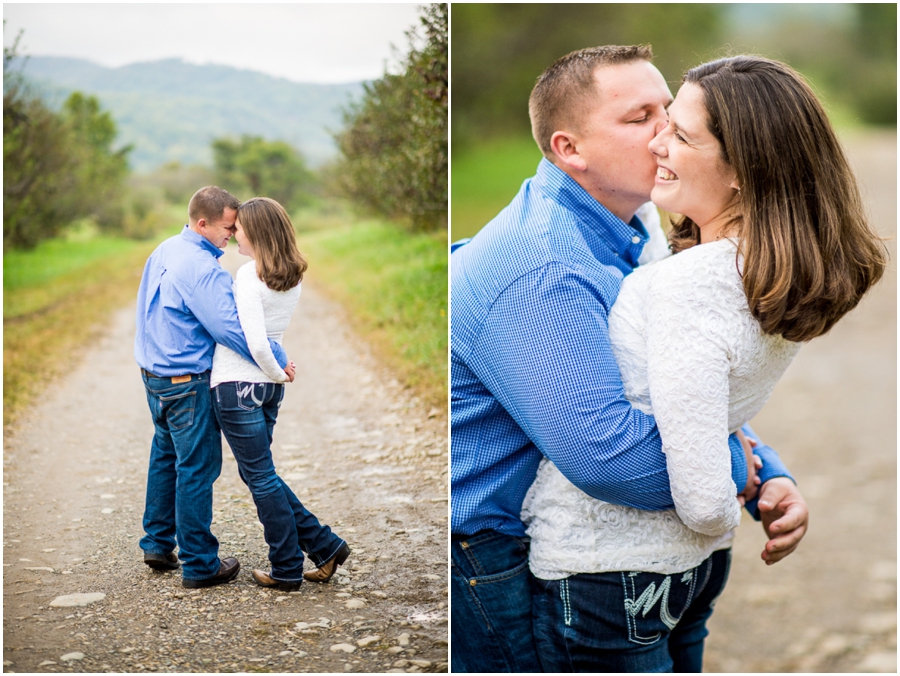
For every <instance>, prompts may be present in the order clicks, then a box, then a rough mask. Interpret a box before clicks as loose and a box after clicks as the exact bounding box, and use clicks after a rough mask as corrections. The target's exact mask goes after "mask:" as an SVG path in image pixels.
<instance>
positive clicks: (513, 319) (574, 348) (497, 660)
mask: <svg viewBox="0 0 900 676" xmlns="http://www.w3.org/2000/svg"><path fill="white" fill-rule="evenodd" d="M651 56H652V55H651V54H650V51H649V48H642V47H627V48H626V47H606V48H604V47H600V48H595V49H588V50H582V51H581V52H577V53H574V54H571V55H569V56H567V57H563V58H562V59H560V60H559V61H557V62H556V63H555V64H554V65H553V66H551V67H550V68H549V69H548V70H547V71H545V73H544V74H543V75H542V76H541V78H539V79H538V83H537V85H536V86H535V89H534V91H533V92H532V96H531V100H530V102H529V112H530V115H531V119H532V129H533V132H534V136H535V140H536V141H537V142H538V145H539V146H540V147H541V150H542V152H543V154H544V158H545V159H543V160H541V163H540V164H539V166H538V170H537V174H536V176H535V177H533V178H531V179H529V180H527V181H526V182H525V183H524V184H523V185H522V188H521V190H520V192H519V194H518V195H517V196H516V197H515V199H514V200H513V201H512V203H510V205H509V206H507V207H506V208H505V209H504V210H503V211H501V212H500V214H499V215H498V216H497V217H496V218H495V219H494V220H492V221H491V222H490V223H488V225H487V226H485V228H484V229H483V230H482V231H481V232H479V233H478V235H476V236H475V237H474V238H473V239H472V240H471V241H470V242H469V243H468V244H466V245H465V246H461V247H459V248H458V249H456V250H455V251H454V253H453V254H452V258H451V275H452V276H451V293H452V302H451V327H452V328H451V336H452V337H451V390H452V393H451V437H452V441H451V491H452V498H451V499H452V503H451V509H452V521H451V532H452V543H451V554H452V563H451V589H452V618H451V624H452V644H453V651H452V671H454V672H464V671H482V672H508V671H522V672H525V671H540V662H539V660H538V658H537V655H536V652H535V649H534V642H533V638H532V628H531V591H530V585H531V580H530V572H529V571H528V563H527V558H528V543H527V538H525V530H524V526H523V524H522V522H521V521H520V519H519V513H520V510H521V506H522V500H523V499H524V496H525V493H526V491H527V490H528V487H529V486H530V485H531V482H532V481H533V480H534V477H535V472H536V470H537V466H538V463H539V462H540V460H541V458H542V457H547V458H549V459H550V460H552V461H553V462H554V463H555V464H556V465H557V467H558V468H559V469H560V471H562V472H563V474H564V475H565V476H566V477H567V478H568V479H569V480H570V481H572V482H573V483H574V484H575V485H576V486H578V487H579V488H581V489H582V490H583V491H585V492H586V493H588V494H589V495H591V496H593V497H596V498H598V499H602V500H606V501H608V502H614V503H617V504H623V505H629V506H632V507H635V508H639V509H651V510H659V509H671V508H673V506H674V505H673V502H672V497H671V493H670V490H669V483H668V475H667V472H666V464H665V457H664V456H663V454H662V450H661V442H660V439H659V433H658V431H657V429H656V426H655V423H654V420H653V418H652V417H650V416H646V415H644V414H642V413H641V412H640V411H637V410H635V409H633V408H632V407H631V405H630V404H629V402H628V401H627V400H626V399H625V396H624V390H623V386H622V382H621V378H620V375H619V371H618V367H617V365H616V362H615V359H614V357H613V353H612V350H611V347H610V344H609V336H608V329H607V316H608V312H609V309H610V307H611V306H612V303H613V302H614V301H615V298H616V295H617V293H618V289H619V284H620V282H621V280H622V278H623V276H624V275H626V274H628V273H629V272H630V271H631V270H632V269H634V267H635V266H637V265H638V264H639V262H642V261H643V260H645V259H642V253H643V252H644V250H645V247H646V248H649V245H650V244H652V243H653V240H654V238H657V239H658V237H659V233H660V230H659V225H658V215H656V212H655V210H654V209H643V210H641V211H640V213H641V214H642V215H643V216H644V218H646V219H647V223H646V224H645V223H644V222H642V220H641V218H639V217H638V216H636V214H637V213H638V212H639V210H640V209H641V207H642V205H644V204H645V203H646V202H648V200H649V196H650V191H651V189H652V187H653V182H654V176H655V173H656V162H655V161H654V159H653V157H652V155H651V154H650V152H649V150H648V148H647V146H648V143H649V142H650V140H651V139H652V138H653V137H654V136H655V135H656V134H657V133H658V132H659V131H660V130H661V129H662V127H663V126H665V124H666V123H667V114H666V108H667V107H668V105H669V103H670V102H671V101H672V95H671V93H670V91H669V88H668V86H667V85H666V83H665V80H664V79H663V77H662V75H661V74H660V73H659V71H658V70H657V69H656V68H655V67H654V66H653V65H652V64H651V63H650V58H651ZM573 64H574V67H573ZM579 64H580V65H579ZM584 64H588V65H587V66H585V65H584ZM654 219H656V222H654V223H651V222H650V221H651V220H654ZM645 225H647V226H650V229H649V231H648V228H647V227H645ZM731 446H732V467H733V478H734V480H735V483H736V485H737V486H740V487H743V486H744V484H745V481H746V479H747V473H748V468H747V463H746V460H745V456H744V453H743V451H742V450H741V446H740V442H739V441H738V440H737V439H736V438H735V437H732V440H731ZM755 452H756V453H757V454H758V455H759V456H761V457H762V459H763V461H764V465H763V468H762V469H761V470H760V473H759V474H760V478H761V480H762V481H763V484H762V487H761V490H760V496H759V502H758V510H759V511H758V512H757V511H756V510H757V505H755V504H751V505H749V506H750V507H752V513H754V514H756V515H757V516H760V515H761V516H762V519H763V523H764V526H765V528H766V531H767V533H768V534H769V537H770V540H769V542H768V543H767V545H766V551H764V552H763V554H762V557H763V559H764V560H765V561H766V563H768V564H771V563H774V562H775V561H778V560H780V559H781V558H783V557H784V556H786V555H788V554H789V553H790V552H791V551H793V549H794V548H795V547H796V546H797V543H798V542H799V540H800V539H801V538H802V537H803V535H804V533H805V530H806V523H807V520H808V512H807V509H806V505H805V503H804V502H803V499H802V497H801V496H800V494H799V492H798V491H797V489H796V486H795V485H794V483H793V481H792V480H791V479H790V478H789V477H790V475H789V474H788V472H787V470H786V468H785V467H784V466H783V464H782V463H781V462H780V460H779V458H778V456H777V454H776V453H775V452H774V451H773V450H772V449H770V448H768V447H766V446H762V445H759V446H757V448H756V450H755Z"/></svg>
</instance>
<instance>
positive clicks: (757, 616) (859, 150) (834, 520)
mask: <svg viewBox="0 0 900 676" xmlns="http://www.w3.org/2000/svg"><path fill="white" fill-rule="evenodd" d="M847 147H848V150H849V151H850V155H851V161H852V162H853V164H854V168H855V170H856V171H857V173H858V176H859V179H860V181H861V183H862V184H863V189H864V196H865V197H866V198H867V201H868V202H869V205H870V209H871V214H872V216H873V218H874V222H875V224H876V227H877V228H878V229H879V231H880V233H881V234H882V235H884V236H890V237H892V238H894V239H893V241H891V242H889V248H890V250H891V258H892V262H891V267H890V269H889V271H888V273H887V275H886V277H885V279H884V280H883V281H882V282H881V283H880V284H879V285H878V286H877V287H876V288H875V289H874V290H873V292H872V294H871V295H870V296H869V297H868V298H866V299H865V300H864V302H863V304H862V305H861V307H859V308H857V310H856V311H854V312H853V313H852V314H851V315H850V316H849V317H847V318H846V319H844V320H843V321H842V322H841V323H839V324H838V325H837V326H836V327H835V329H834V330H833V331H832V332H831V333H830V334H829V335H827V336H825V337H823V338H818V339H816V340H814V341H812V342H811V343H810V344H809V345H807V346H805V347H804V348H803V350H802V351H801V352H800V355H799V356H798V357H797V359H796V360H795V362H794V363H793V364H792V365H791V367H790V369H789V370H788V372H787V374H786V375H785V377H784V378H783V379H782V381H781V382H780V383H779V385H778V387H777V389H776V390H775V393H774V394H773V396H772V398H771V400H770V401H769V403H768V404H766V407H765V409H764V410H763V411H762V413H761V414H760V415H759V416H758V417H757V419H756V420H754V421H753V425H754V429H755V430H756V431H757V432H758V433H759V434H760V435H761V436H762V437H763V439H765V440H766V441H767V442H768V443H770V444H772V445H773V446H774V447H775V448H777V449H778V450H779V452H780V453H781V455H782V457H783V458H784V459H785V460H786V462H787V463H788V466H789V467H790V468H791V471H792V472H793V473H794V476H795V477H796V478H797V481H798V484H799V486H800V489H801V491H802V492H803V495H804V496H805V498H806V500H807V502H808V504H809V508H810V530H809V534H808V535H807V536H806V538H804V540H803V542H802V544H801V546H800V548H799V549H798V550H797V551H796V552H795V553H794V554H792V555H791V556H789V557H788V558H787V559H785V560H784V561H782V562H780V563H778V564H776V565H774V566H771V567H766V566H765V565H764V564H763V563H762V562H761V561H760V560H759V553H760V552H761V551H762V548H763V544H764V543H765V537H764V535H763V531H762V528H761V527H760V526H759V525H758V524H755V523H753V522H752V521H751V520H749V519H747V518H746V517H745V521H744V523H743V524H742V526H741V528H740V530H739V532H738V537H737V544H736V546H735V549H734V562H733V565H732V569H731V578H730V582H729V584H728V588H727V589H726V590H725V593H724V594H723V595H722V598H721V599H720V601H719V603H718V605H717V606H716V612H715V614H714V615H713V617H712V620H711V622H710V638H709V640H708V642H707V658H706V664H705V666H706V670H708V671H711V672H715V671H727V672H781V671H791V672H795V671H800V672H860V671H862V672H896V671H897V389H896V387H897V378H896V376H897V358H896V357H897V249H896V238H895V236H896V232H897V136H896V134H877V135H867V136H864V137H857V138H850V139H848V140H847Z"/></svg>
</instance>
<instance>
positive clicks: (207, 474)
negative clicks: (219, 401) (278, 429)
mask: <svg viewBox="0 0 900 676" xmlns="http://www.w3.org/2000/svg"><path fill="white" fill-rule="evenodd" d="M142 378H143V380H144V388H145V389H146V391H147V404H148V405H149V406H150V413H151V415H152V417H153V426H154V427H155V428H156V429H155V432H154V435H153V442H152V443H151V445H150V468H149V471H148V473H147V502H146V506H145V508H144V531H145V533H146V535H145V536H144V537H143V538H142V539H141V543H140V545H141V549H143V550H144V551H145V552H148V553H151V554H168V553H169V552H171V551H173V550H174V549H175V541H176V537H177V540H178V549H179V551H178V558H180V559H181V561H182V564H183V569H182V574H183V576H184V578H185V579H187V580H202V579H204V578H208V577H212V576H213V575H215V574H216V573H218V572H219V557H218V553H219V541H218V540H216V538H215V536H214V535H213V534H212V532H210V530H209V527H210V524H211V523H212V501H213V483H214V482H215V480H216V479H217V478H218V476H219V472H220V471H221V469H222V435H221V433H220V432H219V428H218V426H217V425H216V419H215V416H214V414H213V408H212V400H211V397H210V392H209V372H207V373H203V374H201V375H195V376H192V377H191V381H190V382H188V383H181V384H178V385H173V384H172V379H171V378H151V377H149V376H147V375H144V374H142Z"/></svg>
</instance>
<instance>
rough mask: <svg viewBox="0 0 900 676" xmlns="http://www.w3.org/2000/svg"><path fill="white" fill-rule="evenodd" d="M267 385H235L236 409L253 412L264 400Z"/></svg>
mask: <svg viewBox="0 0 900 676" xmlns="http://www.w3.org/2000/svg"><path fill="white" fill-rule="evenodd" d="M267 385H268V383H235V393H236V394H237V405H238V408H242V409H243V410H245V411H255V410H256V409H258V408H259V407H260V406H262V405H263V402H265V400H266V386H267Z"/></svg>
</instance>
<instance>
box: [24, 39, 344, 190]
mask: <svg viewBox="0 0 900 676" xmlns="http://www.w3.org/2000/svg"><path fill="white" fill-rule="evenodd" d="M24 73H25V75H26V76H27V77H28V78H29V79H30V80H31V81H33V82H34V83H36V85H39V86H40V88H41V91H42V96H43V97H44V100H45V102H48V103H49V104H50V106H51V108H53V109H54V110H55V109H57V108H59V106H61V104H62V101H63V100H64V99H65V98H66V97H67V96H68V95H69V94H70V93H71V92H72V91H83V92H88V93H91V94H93V95H95V96H96V97H97V98H98V100H99V101H100V102H101V104H102V105H103V107H104V108H105V109H108V110H110V111H111V112H112V114H113V118H114V119H115V120H116V126H117V127H118V129H119V134H120V138H121V139H122V142H123V143H129V144H132V145H134V150H133V152H132V153H131V154H130V155H129V159H130V162H131V166H132V169H133V170H134V171H138V172H151V171H154V170H156V169H157V168H159V167H161V166H162V165H164V164H166V163H167V162H173V161H177V162H180V163H182V164H184V165H191V164H203V165H208V166H212V152H211V148H210V141H211V140H212V139H213V138H225V137H233V138H238V137H239V136H240V135H241V134H251V135H255V136H263V137H264V138H267V139H283V140H285V141H287V142H288V143H290V144H291V145H292V146H294V147H295V148H299V149H300V151H301V152H302V153H303V156H304V158H306V159H307V161H308V162H309V163H310V164H311V165H313V166H319V165H321V164H323V163H324V162H326V161H329V160H331V159H333V158H334V157H335V155H336V154H337V149H336V147H335V144H334V140H333V139H332V138H331V135H330V133H329V132H328V129H337V128H338V127H339V126H340V123H341V112H340V111H341V107H342V106H344V105H346V104H347V102H348V101H350V100H353V99H356V98H359V97H360V96H361V94H362V84H361V83H357V82H354V83H345V84H313V83H298V82H291V81H289V80H284V79H281V78H276V77H270V76H268V75H264V74H262V73H255V72H252V71H247V70H238V69H236V68H231V67H228V66H217V65H211V64H210V65H203V66H200V65H195V64H190V63H184V62H183V61H179V60H178V59H164V60H161V61H152V62H147V63H134V64H130V65H127V66H121V67H119V68H106V67H103V66H99V65H97V64H94V63H90V62H88V61H83V60H81V59H70V58H62V57H50V56H35V57H30V58H29V59H28V63H27V64H26V66H25V68H24ZM201 185H205V184H201Z"/></svg>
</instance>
